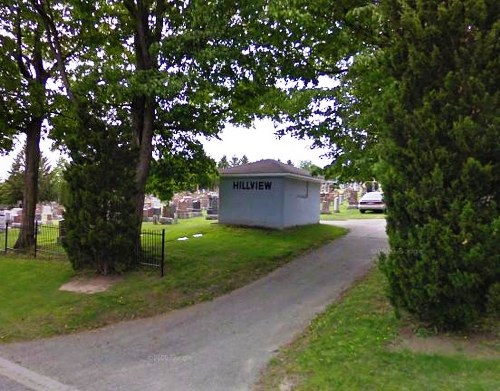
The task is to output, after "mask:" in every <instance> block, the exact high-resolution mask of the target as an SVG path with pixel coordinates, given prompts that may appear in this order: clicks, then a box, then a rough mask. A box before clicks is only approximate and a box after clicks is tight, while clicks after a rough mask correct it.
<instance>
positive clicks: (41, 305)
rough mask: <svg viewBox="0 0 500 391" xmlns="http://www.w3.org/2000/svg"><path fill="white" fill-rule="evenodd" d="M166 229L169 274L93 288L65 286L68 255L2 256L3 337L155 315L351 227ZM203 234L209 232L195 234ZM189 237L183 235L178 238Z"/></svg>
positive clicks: (199, 221) (207, 224) (198, 222)
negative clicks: (103, 289)
mask: <svg viewBox="0 0 500 391" xmlns="http://www.w3.org/2000/svg"><path fill="white" fill-rule="evenodd" d="M162 228H165V229H166V239H167V241H166V265H165V268H166V270H165V277H163V278H160V277H159V272H158V270H156V269H155V270H138V271H134V272H130V273H127V274H125V275H124V276H123V278H122V279H121V280H120V281H119V282H118V283H116V284H115V285H114V286H113V287H112V288H111V289H110V290H108V291H107V292H103V293H97V294H93V295H84V294H78V293H71V292H61V291H59V290H58V289H59V287H60V286H61V285H62V284H64V283H65V282H67V281H68V280H70V279H71V278H72V277H74V276H75V273H74V272H73V270H72V269H71V267H70V264H69V262H67V261H48V260H32V259H23V258H21V256H15V255H1V256H0V308H1V311H0V342H8V341H14V340H23V339H33V338H38V337H47V336H51V335H55V334H63V333H68V332H74V331H78V330H83V329H89V328H95V327H99V326H103V325H106V324H110V323H113V322H116V321H120V320H126V319H133V318H136V317H144V316H151V315H155V314H159V313H163V312H166V311H169V310H172V309H174V308H179V307H182V306H186V305H190V304H193V303H196V302H200V301H203V300H210V299H212V298H213V297H216V296H218V295H221V294H224V293H226V292H229V291H231V290H234V289H236V288H238V287H241V286H243V285H245V284H247V283H249V282H251V281H253V280H255V279H257V278H258V277H260V276H263V275H265V274H266V273H269V272H270V271H271V270H273V269H275V268H277V267H279V266H280V265H283V264H284V263H286V262H288V261H289V260H291V259H292V258H294V257H295V256H297V255H298V254H300V253H302V252H304V251H307V250H308V249H311V248H314V247H318V246H320V245H322V244H325V243H326V242H329V241H331V240H333V239H335V238H338V237H339V236H341V235H343V234H344V233H345V230H343V229H341V228H337V227H332V226H327V225H319V224H318V225H313V226H305V227H298V228H294V229H288V230H284V231H271V230H261V229H250V228H235V227H227V226H223V225H219V224H216V223H213V222H212V221H207V220H204V219H203V218H196V219H191V220H182V221H181V223H180V224H178V225H172V226H161V225H152V224H151V225H150V226H148V225H145V226H144V229H162ZM197 233H201V234H203V236H202V237H198V238H194V237H193V235H194V234H197ZM183 236H186V237H189V239H188V240H186V241H178V240H177V238H179V237H183Z"/></svg>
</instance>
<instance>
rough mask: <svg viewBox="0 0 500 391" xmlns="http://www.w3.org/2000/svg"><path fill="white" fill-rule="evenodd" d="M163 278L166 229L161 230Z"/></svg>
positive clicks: (162, 272)
mask: <svg viewBox="0 0 500 391" xmlns="http://www.w3.org/2000/svg"><path fill="white" fill-rule="evenodd" d="M160 267H161V276H162V277H163V274H164V271H165V228H163V229H162V230H161V266H160Z"/></svg>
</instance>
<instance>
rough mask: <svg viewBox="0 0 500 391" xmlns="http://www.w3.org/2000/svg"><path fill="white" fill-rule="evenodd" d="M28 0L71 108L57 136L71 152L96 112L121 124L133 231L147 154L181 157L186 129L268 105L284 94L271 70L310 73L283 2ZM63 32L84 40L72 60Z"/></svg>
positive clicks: (196, 131) (198, 129)
mask: <svg viewBox="0 0 500 391" xmlns="http://www.w3.org/2000/svg"><path fill="white" fill-rule="evenodd" d="M31 2H32V4H33V6H34V7H35V8H36V10H37V12H38V13H39V15H40V17H41V18H42V20H43V21H44V26H45V28H46V32H47V36H48V37H49V44H50V47H51V52H52V55H53V58H54V59H55V61H57V64H58V71H59V76H60V79H61V81H62V84H63V86H64V88H65V91H66V94H67V97H68V99H69V101H70V102H71V106H72V107H73V113H75V123H76V124H77V126H63V127H62V128H63V129H64V130H63V131H62V132H61V139H64V140H65V141H66V140H70V141H71V140H73V141H75V143H73V144H72V143H71V142H70V143H68V142H66V144H67V145H72V146H73V147H75V153H76V154H78V153H79V152H78V150H77V148H76V146H78V145H80V143H79V142H77V141H76V140H77V139H78V138H82V137H83V138H84V137H85V136H84V133H85V131H86V129H87V128H90V129H91V128H93V126H94V124H93V122H94V120H97V119H98V121H101V122H102V126H103V127H106V126H112V127H114V126H116V125H120V128H121V131H122V132H123V134H122V135H120V140H121V142H123V143H125V144H129V145H128V146H129V147H130V149H131V150H133V151H135V158H132V159H130V161H129V164H134V165H135V189H136V193H135V195H134V197H133V198H134V200H133V201H134V204H135V211H136V227H137V230H136V231H137V233H138V231H139V228H140V222H141V216H142V210H143V202H144V193H145V186H146V182H147V178H148V176H149V174H150V166H151V161H152V159H153V157H156V156H158V157H159V156H162V158H163V159H166V160H167V161H168V160H169V159H170V158H171V157H175V156H182V154H183V153H184V147H185V146H186V145H187V146H188V147H189V148H193V150H195V151H196V150H199V142H198V143H197V142H195V141H194V137H195V136H197V135H200V134H201V135H206V136H214V135H217V133H218V132H219V131H220V130H221V129H222V126H223V124H224V123H225V122H228V121H229V122H234V123H246V124H249V123H250V122H251V120H252V119H253V118H254V117H255V116H259V115H265V114H267V113H268V107H266V105H264V104H263V102H266V101H271V100H275V99H277V97H279V96H281V95H282V93H283V92H282V91H281V92H280V91H279V90H278V88H276V82H277V81H278V79H280V78H283V79H284V78H289V79H297V78H301V79H302V80H303V81H305V82H308V81H309V79H310V78H311V77H314V75H315V74H314V72H308V71H307V70H308V69H309V68H308V67H307V66H308V65H309V64H308V61H309V54H308V53H309V50H308V46H309V45H311V42H309V41H307V42H306V41H304V44H302V43H297V42H296V40H304V38H303V36H302V35H301V32H302V30H301V28H300V23H298V22H297V23H294V24H293V25H289V23H288V16H287V13H286V10H287V7H288V5H289V4H288V2H284V3H283V4H282V3H279V4H278V3H277V4H276V5H273V7H272V8H273V9H272V10H271V9H270V7H269V5H268V2H267V1H264V0H258V1H253V2H245V3H243V4H240V3H234V2H229V1H224V0H219V1H213V2H203V1H196V0H193V1H171V2H165V1H161V0H158V1H142V0H136V1H133V0H124V1H104V0H103V1H102V2H98V3H88V4H87V3H85V4H83V3H82V2H73V1H69V0H68V1H65V2H61V3H58V6H57V7H53V6H51V4H50V3H48V2H44V1H40V0H31ZM68 26H70V27H68ZM67 34H69V35H71V37H70V38H71V39H76V40H80V42H84V43H85V45H86V46H85V47H86V50H82V51H80V52H79V53H77V55H78V62H75V63H74V64H73V65H72V67H67V66H65V64H64V61H63V59H64V56H65V48H64V47H63V46H62V42H65V41H67V39H66V35H67ZM82 45H83V44H82ZM301 67H304V69H306V71H299V70H298V69H300V68H301ZM92 105H98V106H101V107H104V108H106V110H104V111H102V110H101V111H100V110H99V109H98V108H92ZM69 112H71V110H70V111H69ZM98 113H104V114H103V116H101V117H99V118H97V117H96V116H97V115H98ZM64 115H65V116H67V115H68V112H66V113H64ZM66 125H69V124H68V123H67V124H66ZM75 130H77V131H76V132H75ZM112 134H116V133H115V132H112ZM125 134H128V137H122V136H123V135H125ZM102 136H104V135H102ZM186 140H188V142H186ZM68 148H69V149H71V148H72V147H68ZM153 152H154V154H153ZM200 156H201V155H200ZM96 157H97V156H96ZM73 160H74V161H76V160H75V159H73ZM170 161H175V159H170ZM206 161H209V160H208V159H207V160H206ZM74 189H75V191H78V190H77V187H74ZM136 240H137V242H138V243H139V236H138V234H137V238H136Z"/></svg>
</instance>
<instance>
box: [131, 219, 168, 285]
mask: <svg viewBox="0 0 500 391" xmlns="http://www.w3.org/2000/svg"><path fill="white" fill-rule="evenodd" d="M137 257H138V260H139V263H140V264H141V265H143V266H148V267H157V268H159V269H160V274H161V276H162V277H163V275H164V273H165V228H163V229H162V230H161V231H159V230H143V231H141V248H140V250H139V251H137Z"/></svg>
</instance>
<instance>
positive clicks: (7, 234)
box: [5, 219, 9, 252]
mask: <svg viewBox="0 0 500 391" xmlns="http://www.w3.org/2000/svg"><path fill="white" fill-rule="evenodd" d="M8 238H9V221H8V220H7V219H5V252H7V243H8Z"/></svg>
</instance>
